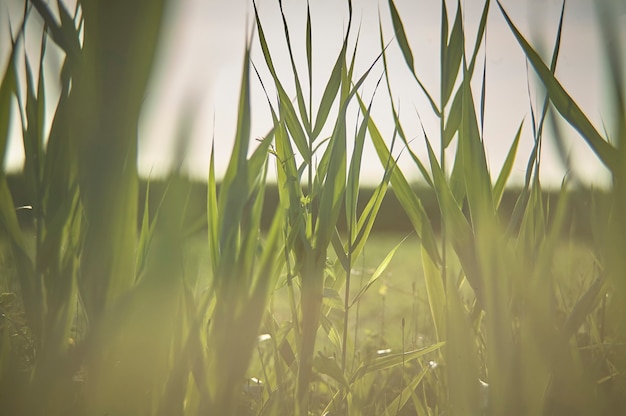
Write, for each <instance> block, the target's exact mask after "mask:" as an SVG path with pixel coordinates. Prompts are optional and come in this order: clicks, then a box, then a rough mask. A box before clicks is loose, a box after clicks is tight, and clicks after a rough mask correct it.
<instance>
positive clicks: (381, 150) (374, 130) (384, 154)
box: [359, 97, 441, 262]
mask: <svg viewBox="0 0 626 416" xmlns="http://www.w3.org/2000/svg"><path fill="white" fill-rule="evenodd" d="M359 103H360V106H361V110H362V111H364V104H363V102H362V101H361V99H360V97H359ZM368 131H369V133H370V137H371V139H372V143H373V144H374V148H375V149H376V153H377V154H378V158H379V160H380V162H381V163H382V164H383V165H384V166H387V165H388V164H389V161H390V160H393V159H392V157H391V153H390V152H389V149H388V148H387V145H386V144H385V142H384V139H383V137H382V135H381V134H380V131H379V130H378V127H376V123H375V122H374V120H372V118H371V117H370V120H369V122H368ZM390 180H391V186H392V187H393V190H394V193H395V195H396V197H397V198H398V201H399V202H400V204H401V205H402V207H403V209H404V211H405V212H406V213H407V215H408V217H409V220H410V221H411V224H413V227H414V229H415V231H416V233H417V236H418V237H419V238H420V239H422V236H423V235H426V236H427V237H428V236H429V235H432V234H431V233H423V232H422V227H431V225H430V221H429V220H428V216H427V215H426V212H425V211H424V207H423V206H422V203H421V202H420V200H419V198H418V197H417V195H416V194H415V192H414V191H413V190H412V189H411V186H410V185H409V183H408V181H407V180H406V178H405V177H404V174H403V173H402V172H401V171H400V170H399V169H395V168H393V169H392V170H391V178H390ZM422 244H424V245H425V246H426V249H427V250H428V252H429V253H430V254H431V256H432V258H435V259H437V262H440V261H441V260H440V259H441V257H440V256H439V250H438V248H437V244H436V242H435V241H434V240H424V239H422Z"/></svg>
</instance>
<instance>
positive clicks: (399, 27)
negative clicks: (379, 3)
mask: <svg viewBox="0 0 626 416" xmlns="http://www.w3.org/2000/svg"><path fill="white" fill-rule="evenodd" d="M388 4H389V11H390V12H391V22H392V23H393V29H394V33H395V35H396V39H397V40H398V45H399V46H400V50H401V51H402V56H404V60H405V62H406V64H407V65H408V67H409V69H410V70H411V72H413V73H415V60H414V58H413V52H412V51H411V47H410V46H409V41H408V40H407V37H406V32H405V31H404V24H403V23H402V19H400V14H399V13H398V9H397V8H396V5H395V3H394V2H393V0H389V1H388Z"/></svg>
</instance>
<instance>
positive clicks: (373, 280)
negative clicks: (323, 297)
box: [348, 236, 408, 308]
mask: <svg viewBox="0 0 626 416" xmlns="http://www.w3.org/2000/svg"><path fill="white" fill-rule="evenodd" d="M407 238H408V236H407V237H404V238H403V239H402V241H400V242H399V243H398V244H396V245H395V247H394V248H392V249H391V251H390V252H389V253H387V255H386V256H385V258H384V259H383V261H381V262H380V264H379V265H378V267H376V270H375V271H374V273H372V276H371V277H370V278H369V280H368V281H367V283H366V284H365V286H363V287H361V289H359V291H358V292H357V294H356V295H355V296H354V298H352V301H351V302H350V303H349V305H348V308H351V307H352V306H353V305H354V304H355V303H356V302H358V301H359V299H361V297H362V296H363V295H364V294H365V292H367V290H368V289H369V288H370V287H371V286H372V285H373V284H374V283H376V282H377V281H378V279H379V278H380V276H382V275H383V273H384V272H385V270H387V268H388V267H389V264H390V263H391V260H393V256H395V254H396V252H397V251H398V249H399V248H400V246H402V243H404V242H405V241H406V239H407Z"/></svg>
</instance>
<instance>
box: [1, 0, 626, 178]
mask: <svg viewBox="0 0 626 416" xmlns="http://www.w3.org/2000/svg"><path fill="white" fill-rule="evenodd" d="M604 1H611V0H604ZM18 3H19V1H16V0H0V6H2V5H4V6H6V7H0V19H2V20H0V21H2V22H5V21H6V14H7V13H11V10H13V13H15V10H17V13H18V15H19V13H21V9H20V8H19V6H18V7H16V6H15V5H16V4H18ZM283 3H284V11H285V15H286V17H287V21H288V25H289V30H290V34H291V38H292V42H293V45H294V52H295V59H296V65H297V67H298V70H299V73H300V77H301V78H302V79H304V80H306V55H305V47H304V45H305V37H304V36H305V24H306V1H305V0H284V1H283ZM461 3H462V10H463V13H464V25H465V29H466V33H468V34H473V33H474V32H476V28H477V26H478V22H479V19H480V13H481V10H482V3H483V2H482V1H480V0H464V1H462V2H461ZM501 3H502V5H503V6H504V8H505V10H506V11H507V13H509V15H510V17H511V18H512V20H513V21H514V23H515V24H516V25H517V26H518V28H519V29H520V30H521V31H522V33H523V34H524V35H525V36H526V37H527V38H528V39H530V40H531V42H532V43H533V45H534V46H535V47H536V48H537V49H539V50H540V51H543V52H544V54H543V56H549V53H550V51H551V49H552V44H553V42H554V39H555V35H556V28H557V25H558V20H559V13H560V9H561V2H560V1H557V0H525V1H520V0H502V1H501ZM447 4H448V13H449V14H450V15H451V16H453V15H454V13H455V9H456V1H449V2H448V3H447ZM257 6H258V10H259V15H260V19H261V22H262V24H263V26H264V31H265V32H266V36H267V38H268V43H269V45H270V52H271V54H272V56H273V59H274V62H275V65H276V67H277V70H278V73H279V76H280V77H281V79H282V80H283V82H284V83H285V84H286V85H287V90H288V93H289V94H292V96H293V97H295V88H294V87H293V76H292V74H291V66H290V63H289V60H288V55H287V49H286V42H285V38H284V34H283V31H282V21H281V15H280V11H279V9H278V1H277V0H257ZM396 6H397V8H398V10H399V12H400V15H401V17H402V18H403V21H404V27H405V30H406V33H407V37H408V40H409V43H410V45H411V48H412V51H413V55H414V57H415V68H416V72H417V74H418V76H419V77H420V79H421V80H422V82H423V83H424V85H425V86H426V88H427V89H428V90H429V91H430V93H431V94H432V95H433V96H434V97H437V96H438V93H437V92H438V89H439V36H440V16H441V15H440V13H441V10H440V2H438V1H432V0H396ZM310 7H311V20H312V32H313V40H312V43H313V102H314V107H316V106H317V104H316V103H319V100H320V98H321V95H322V92H323V88H324V86H325V84H326V82H327V79H328V76H329V75H330V71H331V69H332V66H333V63H334V60H335V59H336V57H337V54H338V53H339V50H340V48H341V42H342V38H343V34H344V31H345V29H346V25H347V21H348V7H347V1H339V0H311V1H310ZM353 9H354V17H353V21H354V28H353V29H355V30H353V33H352V36H351V38H350V46H351V47H353V46H354V40H355V39H356V32H357V30H356V29H359V28H360V30H359V44H358V49H357V61H356V68H355V74H356V76H357V77H359V76H360V75H361V74H362V73H364V72H365V71H366V70H367V68H369V67H370V65H371V64H372V63H373V62H374V61H375V60H376V57H377V56H378V55H379V53H380V39H379V21H380V24H381V25H382V30H383V36H384V38H385V41H386V42H389V41H391V40H392V35H393V29H392V27H391V18H390V14H389V7H388V3H387V1H386V0H353ZM624 9H626V8H625V7H622V8H621V9H620V11H621V15H620V16H621V17H620V19H621V22H624V24H623V25H622V26H623V27H626V10H624ZM7 10H8V11H9V12H7ZM252 23H253V9H252V3H251V0H179V1H172V2H171V4H170V6H169V9H168V11H167V20H166V22H165V26H164V29H163V33H162V41H161V43H160V48H159V52H158V57H157V61H156V65H155V70H154V73H153V76H152V79H151V82H150V86H149V90H148V93H147V96H146V99H145V103H144V108H143V111H142V116H141V120H140V125H139V149H140V151H139V160H138V166H139V170H140V173H142V174H143V175H146V176H147V175H150V176H153V177H154V176H159V175H163V174H165V173H166V172H167V171H168V170H169V169H170V168H171V165H172V161H171V155H172V154H173V153H174V138H175V137H177V133H178V132H179V131H180V123H181V120H186V121H187V120H189V119H190V118H189V117H183V116H184V115H185V114H189V113H188V112H189V111H190V108H194V110H193V112H192V113H191V114H193V117H192V118H191V120H192V123H193V126H192V128H191V129H190V132H191V133H190V134H191V136H190V138H189V147H188V153H187V157H186V160H185V169H186V170H187V171H188V172H189V174H190V175H191V176H193V177H196V178H206V177H207V172H208V164H209V157H210V150H211V145H212V143H214V144H215V151H216V169H217V174H218V176H219V175H220V173H222V172H224V171H225V169H226V165H227V162H228V156H229V154H230V149H231V147H232V143H233V138H234V135H235V126H236V113H237V101H238V96H239V87H240V83H241V73H242V68H243V57H244V50H245V46H246V33H250V31H251V29H252V27H253V25H252ZM35 25H36V24H35ZM4 26H5V25H4V23H3V24H2V26H0V27H2V31H1V32H7V31H6V30H4ZM623 34H624V33H622V35H623ZM562 36H563V39H562V42H563V43H562V46H561V51H560V59H559V63H558V66H557V77H558V78H559V80H560V81H561V83H562V85H563V86H564V87H565V89H566V90H567V91H568V92H569V93H570V95H571V96H572V97H573V98H574V100H575V101H576V102H577V103H578V104H579V105H580V107H581V108H582V109H583V111H584V112H585V114H587V115H588V116H589V117H590V119H591V120H592V122H593V123H594V124H595V125H596V127H597V128H598V130H599V131H603V123H605V124H607V123H608V124H610V123H609V122H610V111H607V109H608V108H610V100H609V96H610V91H608V88H607V86H606V85H604V83H603V79H604V78H605V77H604V74H605V68H604V67H603V62H604V58H603V45H602V42H601V41H600V38H599V35H598V28H597V25H596V13H595V9H594V6H593V2H590V1H588V0H569V1H567V5H566V9H565V22H564V30H563V35H562ZM32 38H37V37H36V36H32ZM470 39H471V40H470V41H468V42H467V45H466V50H467V51H468V52H471V49H472V48H473V43H474V40H473V39H472V38H470ZM6 42H7V36H6V33H0V43H2V44H3V46H4V49H2V50H1V51H2V57H1V58H2V59H0V64H1V66H0V68H4V67H5V65H6V53H7V52H6ZM623 44H626V43H623ZM29 47H30V46H27V48H29ZM481 48H482V50H481V53H480V54H479V60H478V62H479V64H478V66H477V70H476V74H477V75H480V74H481V72H482V70H483V65H482V62H483V60H484V62H486V79H487V84H486V106H485V125H484V141H485V147H486V152H487V158H488V163H489V167H490V170H491V172H492V176H494V177H495V176H496V175H497V173H498V172H499V171H500V168H501V165H502V163H503V161H504V158H505V156H506V152H507V150H508V148H509V146H510V144H511V142H512V140H513V138H514V135H515V133H516V131H517V128H518V126H519V124H520V123H521V122H522V121H524V127H523V132H522V138H521V142H520V146H519V150H518V158H517V160H516V163H515V166H514V169H513V172H512V182H513V183H520V181H522V180H523V176H524V172H525V168H526V161H527V159H528V157H529V155H530V151H531V149H532V145H533V136H532V123H531V118H530V106H531V105H533V106H534V108H535V111H538V110H537V109H538V108H540V106H541V103H542V100H543V98H542V94H541V90H540V88H537V85H538V84H537V82H536V79H535V78H534V74H533V72H532V71H533V70H532V68H531V67H530V66H528V65H527V63H526V60H525V58H524V55H523V53H522V51H521V49H520V47H519V45H518V44H517V43H516V41H515V39H514V37H513V35H512V34H511V32H510V30H509V28H508V27H507V25H506V23H505V21H504V19H503V17H502V14H501V13H500V10H499V9H498V7H497V4H496V2H495V1H492V4H491V8H490V11H489V20H488V25H487V33H486V39H485V41H484V42H483V45H482V46H481ZM34 49H36V47H34ZM387 52H388V59H389V67H388V68H389V78H390V82H391V91H392V95H393V100H394V103H395V104H396V105H397V107H398V108H399V111H400V119H401V122H402V124H403V127H404V129H405V132H406V133H407V136H408V139H409V140H411V142H410V146H411V150H412V151H413V152H415V153H416V154H417V155H418V156H420V157H421V158H423V160H426V157H425V156H426V146H425V144H424V138H423V134H422V129H421V127H420V123H419V119H421V120H422V122H423V125H424V130H425V132H426V134H427V135H428V137H429V139H430V140H431V141H432V142H433V144H434V145H435V148H437V143H438V141H439V138H438V132H439V122H438V119H437V118H436V117H435V116H434V114H433V112H432V110H431V109H430V106H429V105H428V102H427V101H426V98H425V96H424V94H423V93H422V92H421V91H420V89H419V87H418V86H417V84H416V82H415V81H414V80H413V78H412V76H411V75H410V72H409V70H408V69H407V66H406V64H405V63H404V60H403V58H402V55H401V53H400V50H399V48H398V46H397V44H396V43H395V42H392V43H391V45H390V46H389V48H388V49H387ZM251 53H252V60H253V62H254V63H255V65H256V66H257V67H258V68H259V70H260V73H261V77H262V79H263V82H264V83H265V85H266V87H268V90H270V95H271V94H272V90H271V88H269V86H271V84H272V83H271V77H270V76H269V73H268V71H267V69H266V66H265V64H264V60H263V56H262V54H261V51H260V48H259V46H258V37H256V36H254V37H253V38H252V52H251ZM50 55H53V53H51V54H50ZM50 61H51V62H50V63H49V67H46V71H50V73H51V74H54V70H55V68H58V66H59V65H60V59H58V58H57V59H56V60H55V59H54V57H52V58H51V59H50ZM57 70H58V69H57ZM382 71H383V67H382V64H381V63H380V62H378V63H377V64H376V65H375V66H374V69H373V70H372V73H371V75H370V77H369V78H368V82H366V83H365V84H364V87H363V88H362V91H361V92H362V94H363V97H364V98H365V99H367V100H369V99H371V97H372V94H373V92H374V85H375V84H376V81H377V80H378V78H379V77H380V76H381V75H382ZM251 80H252V107H251V108H252V135H251V136H252V137H251V140H254V139H255V138H257V137H262V136H264V135H265V134H266V133H267V132H268V131H269V130H270V128H271V126H272V122H271V117H270V112H269V109H268V104H267V100H266V97H265V95H264V93H263V90H262V89H261V87H260V83H259V82H258V80H257V79H256V78H255V77H254V76H253V77H252V79H251ZM51 84H52V83H51ZM305 84H306V82H305ZM529 85H530V87H529ZM472 86H473V89H474V94H475V95H476V96H478V95H479V93H480V76H476V77H475V80H474V82H473V84H472ZM50 88H51V90H52V92H51V93H50V94H48V96H50V97H54V87H53V86H51V87H50ZM57 94H58V93H57ZM305 94H306V91H305ZM49 107H50V110H49V112H50V113H51V112H52V111H53V109H54V98H51V99H50V103H49ZM418 115H419V118H418ZM350 117H351V118H350ZM372 117H373V118H374V120H375V121H376V123H377V124H378V126H379V128H380V129H381V131H382V133H383V136H384V137H387V138H389V141H390V138H391V137H392V135H393V130H394V124H393V118H392V115H391V110H390V101H389V98H388V95H387V92H386V88H385V87H380V88H379V90H378V91H377V93H376V96H375V98H374V106H373V111H372ZM13 118H14V121H13V129H12V130H13V135H12V141H11V144H10V148H9V153H8V155H7V159H6V160H5V166H6V167H7V168H8V169H10V170H16V169H19V168H20V166H21V163H22V161H23V152H22V149H21V143H20V140H19V135H18V132H19V118H18V115H17V113H16V112H14V117H13ZM348 123H349V125H353V126H354V125H355V123H356V116H355V114H354V112H353V113H351V114H350V116H349V118H348ZM563 126H564V128H563V133H564V138H565V141H566V143H568V151H569V152H570V153H569V157H570V159H571V162H572V164H571V165H572V166H573V168H572V169H573V171H574V174H575V175H576V176H578V177H580V178H581V179H582V180H583V181H584V182H587V183H593V184H606V183H608V179H609V178H608V174H607V172H606V171H605V169H604V168H603V167H602V166H601V165H600V164H599V163H598V162H597V160H596V157H595V155H594V154H593V153H592V152H591V151H590V150H589V149H588V148H587V147H586V145H585V144H584V142H583V141H582V139H581V138H580V137H579V136H578V135H577V134H576V133H575V132H574V131H573V130H572V129H571V128H569V127H568V126H566V125H565V124H564V123H563ZM331 127H332V126H329V129H327V130H325V132H326V133H328V134H329V133H330V128H331ZM607 128H609V130H610V126H607ZM350 131H351V130H349V132H350ZM352 131H353V130H352ZM323 135H324V134H322V136H323ZM550 137H551V134H550V131H549V129H548V130H547V131H546V135H545V137H544V139H545V145H544V154H543V156H542V163H543V165H542V171H541V173H542V180H543V182H544V184H547V185H554V186H558V185H559V184H560V183H561V181H562V179H563V176H564V174H565V168H564V166H563V163H561V161H560V158H559V157H558V156H557V152H556V151H555V148H554V146H553V144H552V140H551V139H550ZM453 151H454V146H451V147H450V148H449V149H448V156H447V157H449V158H450V160H451V158H452V157H453ZM400 153H401V155H402V156H401V157H400V167H401V169H402V170H403V172H405V175H406V176H407V177H408V178H409V180H419V173H418V171H417V169H416V168H415V166H414V164H413V163H412V162H411V160H410V157H409V156H408V152H406V151H402V149H401V148H400V147H396V149H395V152H394V154H396V155H397V154H400ZM382 172H383V169H382V167H381V163H380V162H379V161H378V159H377V156H376V154H375V152H374V151H373V148H372V147H371V146H368V147H366V150H365V154H364V163H363V169H362V180H363V182H364V183H368V184H375V183H377V182H378V181H380V180H381V178H382Z"/></svg>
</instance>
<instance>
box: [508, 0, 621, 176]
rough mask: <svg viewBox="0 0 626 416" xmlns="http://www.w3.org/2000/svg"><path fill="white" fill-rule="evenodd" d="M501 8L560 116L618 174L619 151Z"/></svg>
mask: <svg viewBox="0 0 626 416" xmlns="http://www.w3.org/2000/svg"><path fill="white" fill-rule="evenodd" d="M498 6H499V8H500V11H501V12H502V15H503V16H504V18H505V20H506V22H507V24H508V26H509V28H510V29H511V31H512V32H513V35H514V36H515V38H516V39H517V41H518V43H519V44H520V46H521V47H522V50H523V51H524V53H525V54H526V57H527V58H528V59H529V61H530V63H531V64H532V66H533V67H534V68H535V71H536V72H537V75H538V76H539V79H541V81H542V82H543V84H544V85H545V86H546V90H547V92H548V96H549V97H550V100H551V101H552V103H553V104H554V106H555V108H556V109H557V110H558V112H559V113H560V114H561V116H563V118H564V119H565V120H567V122H568V123H569V124H571V125H572V127H574V129H576V130H577V131H578V132H579V133H580V134H581V136H582V138H583V139H584V140H585V141H586V142H587V144H588V145H589V147H590V148H591V150H593V152H594V153H595V154H596V155H597V156H598V158H599V159H600V160H601V161H602V163H604V165H605V166H607V167H608V168H609V169H610V170H611V171H615V170H616V169H618V167H619V160H618V156H617V153H616V150H615V148H614V147H613V146H612V145H611V144H610V143H608V142H607V141H606V140H604V139H603V138H602V136H601V135H600V133H598V131H597V130H596V128H595V127H594V126H593V124H592V123H591V121H589V119H588V118H587V116H585V114H584V113H583V111H582V110H581V109H580V107H579V106H578V104H576V102H574V100H573V99H572V97H571V96H570V95H569V94H568V93H567V92H566V91H565V89H564V88H563V86H562V85H561V83H560V82H559V81H558V80H557V79H556V77H555V76H554V75H553V74H552V73H551V72H550V69H549V68H548V67H547V66H546V65H545V64H544V63H543V61H542V60H541V57H540V56H539V54H538V53H537V52H536V51H535V50H534V49H533V47H532V46H530V44H529V43H528V41H527V40H526V39H525V38H524V37H523V36H522V34H521V33H520V32H519V30H518V29H517V27H516V26H515V25H514V24H513V22H512V21H511V19H510V17H509V15H508V14H507V13H506V11H505V10H504V8H503V7H502V4H501V3H500V1H498Z"/></svg>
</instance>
